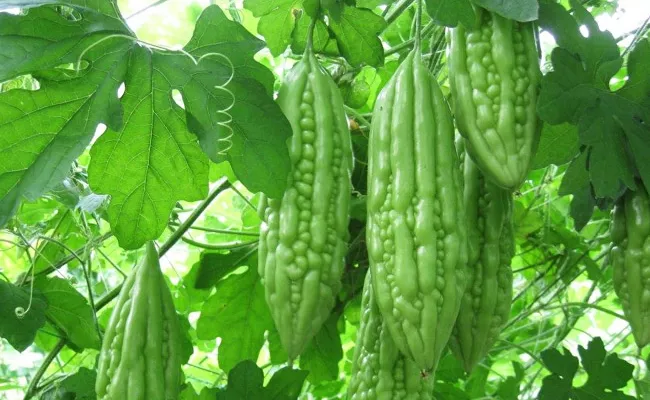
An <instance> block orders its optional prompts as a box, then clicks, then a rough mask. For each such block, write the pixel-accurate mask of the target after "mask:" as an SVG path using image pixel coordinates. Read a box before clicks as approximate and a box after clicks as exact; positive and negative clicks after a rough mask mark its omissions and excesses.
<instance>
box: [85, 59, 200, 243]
mask: <svg viewBox="0 0 650 400" xmlns="http://www.w3.org/2000/svg"><path fill="white" fill-rule="evenodd" d="M127 57H128V60H129V63H128V67H127V68H128V70H127V71H128V72H127V74H126V76H125V85H126V92H125V94H124V97H123V98H122V101H121V103H122V106H123V109H124V112H125V115H126V116H128V117H126V118H125V120H124V125H123V128H122V129H121V130H119V131H117V130H111V129H109V130H108V131H106V132H105V133H104V134H103V135H102V136H101V137H100V138H99V139H98V140H97V142H96V143H95V145H94V146H93V147H92V149H91V151H90V157H91V163H90V165H89V167H88V176H89V179H88V181H89V183H90V186H91V188H92V189H93V190H94V191H95V192H97V193H102V194H110V195H111V201H110V205H109V207H108V220H109V222H110V223H111V228H112V230H113V232H114V233H115V236H117V238H118V240H119V242H120V246H121V247H123V248H125V249H135V248H139V247H141V246H142V245H143V244H144V243H145V242H146V241H147V240H150V239H154V238H157V237H158V236H159V235H160V234H161V233H162V232H163V230H164V229H165V227H166V225H167V221H168V218H169V214H170V212H171V210H172V208H173V207H174V205H175V204H176V202H177V201H178V200H181V199H185V200H200V199H202V198H203V197H205V196H206V195H207V181H208V163H207V158H206V157H205V154H204V153H203V152H202V151H201V149H200V147H199V146H198V144H197V143H196V140H195V138H194V137H193V136H192V134H191V133H190V132H189V131H188V130H187V127H186V124H185V118H184V113H183V110H182V109H181V108H180V107H178V106H175V104H174V102H173V100H172V97H171V95H170V93H171V91H172V89H173V86H172V85H170V80H171V79H170V78H171V77H170V76H168V75H166V74H165V73H164V71H165V69H166V68H178V67H180V66H176V67H174V66H172V65H169V64H171V63H172V62H173V61H174V58H176V61H181V60H182V61H186V60H185V59H184V58H181V57H182V56H177V57H174V56H171V55H163V54H158V53H154V52H151V51H150V50H148V49H146V48H144V47H135V48H133V49H132V50H131V51H129V54H128V55H127ZM179 64H181V65H186V67H187V68H191V64H190V62H189V60H188V62H183V63H179ZM199 68H200V66H199ZM172 79H173V78H172ZM172 82H173V80H172Z"/></svg>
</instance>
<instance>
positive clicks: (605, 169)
mask: <svg viewBox="0 0 650 400" xmlns="http://www.w3.org/2000/svg"><path fill="white" fill-rule="evenodd" d="M571 5H572V8H573V9H574V11H575V13H574V15H575V19H574V17H572V16H571V15H570V14H569V13H568V11H566V10H565V9H564V7H562V6H561V5H559V4H556V3H553V2H549V1H544V2H542V3H541V6H542V7H541V10H540V25H541V26H542V27H543V28H544V29H546V30H548V31H549V32H551V34H553V36H554V37H555V39H556V41H557V43H558V45H559V46H560V47H558V48H556V49H554V50H553V52H552V54H551V60H552V63H553V69H554V70H553V71H552V72H549V73H548V74H546V75H545V76H544V78H543V79H542V84H541V92H540V97H539V102H538V114H539V116H540V117H541V118H542V119H543V120H545V121H546V122H548V123H550V124H561V123H570V124H573V125H577V126H578V130H579V134H578V138H579V143H578V145H579V146H580V148H581V152H582V154H588V163H585V164H584V167H583V165H580V166H577V167H575V168H573V170H574V172H575V171H577V170H581V171H583V172H585V171H587V172H588V177H587V179H583V175H584V174H581V179H580V185H579V188H574V189H573V190H570V191H566V190H564V193H572V194H573V195H574V201H573V202H572V215H573V216H574V218H575V219H576V226H577V227H579V226H584V224H585V223H586V221H588V219H589V217H590V216H591V213H592V211H593V210H592V209H593V205H594V204H596V199H603V200H604V201H606V202H607V201H610V200H615V199H616V198H617V197H618V196H619V195H620V193H621V185H624V186H626V187H628V188H631V189H633V188H635V179H634V178H635V171H637V170H638V171H639V172H640V173H642V175H643V177H644V181H646V180H647V181H648V182H650V167H647V163H646V162H645V161H640V160H647V159H648V157H650V145H649V144H648V143H649V142H648V140H647V139H648V138H650V126H648V124H647V123H646V124H644V123H642V122H641V121H648V120H650V113H648V111H647V108H648V107H647V104H650V103H648V101H649V100H648V99H649V98H650V96H648V92H647V90H646V88H644V87H645V86H646V85H648V83H647V78H646V77H645V76H642V73H639V72H635V77H634V79H633V80H632V82H631V86H630V89H626V87H624V88H623V89H621V90H619V91H618V92H612V91H611V89H610V87H609V81H610V79H611V78H612V77H613V76H614V75H615V74H616V73H617V72H618V70H619V69H620V68H621V65H622V62H623V60H622V58H621V57H620V55H619V50H618V46H617V44H616V41H615V40H614V38H613V36H612V34H611V33H610V32H607V31H601V30H600V29H599V28H598V24H597V23H596V21H595V20H594V18H593V16H592V15H591V14H590V13H588V12H587V11H586V10H585V9H584V8H583V7H582V6H581V5H580V4H579V3H578V2H577V1H572V2H571ZM581 26H584V27H586V28H587V29H588V31H589V34H588V35H587V36H583V35H582V34H581V32H580V27H581ZM643 47H645V46H644V45H642V49H641V50H639V51H640V52H646V50H644V49H643ZM648 57H650V56H648V55H646V56H643V55H637V56H636V57H635V59H633V60H632V62H633V63H634V64H635V66H634V67H633V68H632V70H633V71H635V70H636V71H638V68H639V67H642V68H645V67H646V66H647V65H648V64H649V63H650V61H648V60H647V58H648ZM628 84H629V82H628ZM637 85H639V86H638V87H640V88H641V89H640V90H639V88H638V87H637ZM626 86H627V85H626ZM626 90H629V92H627V94H629V95H626ZM644 93H645V94H644ZM640 122H641V123H640ZM639 139H640V140H639ZM578 160H579V161H580V162H583V161H585V162H586V161H587V159H585V158H584V157H582V158H579V159H578V158H577V159H576V161H574V163H575V162H577V161H578ZM635 164H636V165H635ZM567 178H569V174H567V176H565V178H564V179H565V180H566V179H567ZM590 185H591V186H592V188H590V187H589V186H590ZM563 186H567V185H565V184H564V183H563ZM570 186H573V187H575V186H576V185H575V184H574V183H571V184H570ZM580 209H582V210H580Z"/></svg>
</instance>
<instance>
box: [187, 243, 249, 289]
mask: <svg viewBox="0 0 650 400" xmlns="http://www.w3.org/2000/svg"><path fill="white" fill-rule="evenodd" d="M256 251H257V244H253V245H250V246H246V247H241V248H238V249H235V250H232V251H231V252H229V253H227V254H224V253H216V252H207V251H204V252H203V253H201V259H200V261H199V265H198V271H197V273H196V278H195V281H194V288H195V289H209V288H211V287H212V286H214V285H216V284H217V283H219V281H220V280H221V279H222V278H223V277H224V276H226V275H227V274H229V273H230V272H232V271H233V270H235V268H237V267H239V266H242V265H251V266H255V265H254V264H252V262H251V260H252V259H255V260H257V258H256V257H257V255H256Z"/></svg>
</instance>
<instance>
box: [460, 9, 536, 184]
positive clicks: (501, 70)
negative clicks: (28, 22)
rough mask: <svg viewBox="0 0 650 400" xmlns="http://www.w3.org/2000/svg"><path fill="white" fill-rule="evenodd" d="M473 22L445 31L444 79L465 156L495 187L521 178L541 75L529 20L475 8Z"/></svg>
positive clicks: (530, 152) (532, 140)
mask: <svg viewBox="0 0 650 400" xmlns="http://www.w3.org/2000/svg"><path fill="white" fill-rule="evenodd" d="M476 11H477V14H478V21H477V26H476V28H474V29H471V30H470V29H467V28H465V27H463V26H462V25H459V26H458V27H457V28H453V29H450V30H449V31H448V41H449V52H448V63H449V82H450V86H451V94H452V98H453V101H452V103H453V108H454V114H455V118H456V123H457V126H458V130H459V131H460V133H461V134H462V135H463V136H464V137H465V139H466V147H467V151H468V153H469V155H470V156H471V157H472V159H473V160H474V161H475V162H476V163H477V164H478V166H479V168H480V169H481V171H482V172H483V173H484V174H485V175H487V176H488V177H489V178H490V179H491V180H493V181H494V182H495V183H496V184H498V185H499V186H501V187H503V188H506V189H510V190H514V189H516V188H517V187H518V186H519V185H520V184H521V183H522V182H523V180H524V179H525V177H526V174H527V173H528V169H529V167H530V163H531V162H532V159H533V156H534V152H535V150H536V147H537V143H538V140H539V126H538V125H539V124H538V122H537V111H536V104H537V93H538V84H539V81H540V78H541V74H540V70H539V60H538V53H537V47H536V44H535V33H534V25H533V23H530V22H529V23H521V22H516V21H512V20H509V19H506V18H504V17H502V16H500V15H498V14H496V13H493V12H489V11H487V10H484V9H481V8H479V7H476Z"/></svg>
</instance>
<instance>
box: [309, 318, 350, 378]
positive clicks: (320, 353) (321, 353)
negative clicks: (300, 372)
mask: <svg viewBox="0 0 650 400" xmlns="http://www.w3.org/2000/svg"><path fill="white" fill-rule="evenodd" d="M338 318H339V315H338V314H336V313H333V314H332V315H331V316H330V317H329V319H328V320H327V321H325V323H324V324H323V327H322V328H321V329H320V331H318V333H317V334H316V336H314V338H313V339H312V340H311V343H310V344H309V345H308V346H307V348H306V349H305V352H304V353H303V354H302V355H301V356H300V368H301V369H304V370H307V371H309V375H308V376H307V380H308V381H309V382H310V383H312V384H315V383H318V382H323V381H332V380H335V379H337V378H338V373H339V366H338V364H339V361H340V360H341V358H343V349H342V348H341V337H340V336H339V331H338V329H337V322H338Z"/></svg>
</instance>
